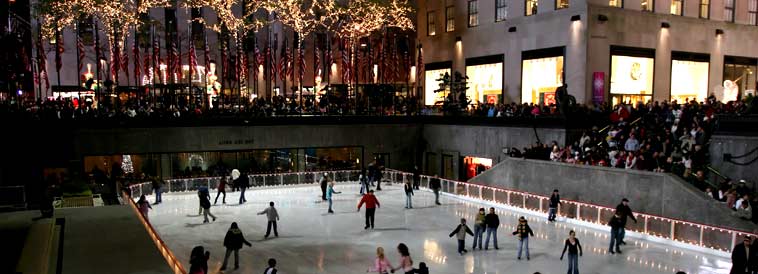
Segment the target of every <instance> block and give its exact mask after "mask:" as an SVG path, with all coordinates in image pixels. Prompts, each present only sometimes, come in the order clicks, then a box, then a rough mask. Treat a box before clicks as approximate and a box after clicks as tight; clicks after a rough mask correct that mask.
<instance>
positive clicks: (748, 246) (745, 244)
mask: <svg viewBox="0 0 758 274" xmlns="http://www.w3.org/2000/svg"><path fill="white" fill-rule="evenodd" d="M756 255H758V254H756V252H755V251H754V248H752V239H750V237H745V239H744V240H743V241H742V243H741V244H738V245H736V246H735V247H734V250H732V270H731V271H730V272H729V274H748V273H753V272H751V271H754V270H755V264H756Z"/></svg>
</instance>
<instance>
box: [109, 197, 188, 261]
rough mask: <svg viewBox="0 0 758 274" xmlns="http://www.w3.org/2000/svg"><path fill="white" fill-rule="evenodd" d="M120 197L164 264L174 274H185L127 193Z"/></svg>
mask: <svg viewBox="0 0 758 274" xmlns="http://www.w3.org/2000/svg"><path fill="white" fill-rule="evenodd" d="M121 197H122V199H123V200H124V201H127V200H128V201H129V202H128V204H129V206H130V207H131V208H132V210H134V213H136V214H137V216H138V217H139V220H140V222H141V223H142V225H143V226H145V229H146V230H147V234H148V235H150V238H151V239H152V240H153V242H154V243H155V246H156V247H157V248H158V252H160V253H161V254H162V255H163V258H164V259H166V262H167V263H168V265H169V267H170V268H171V269H172V270H173V271H174V274H187V271H186V270H185V269H184V266H182V263H180V262H179V260H178V259H176V256H174V253H173V252H171V249H169V248H168V246H167V245H166V243H165V242H163V239H161V237H160V236H159V235H158V233H157V232H155V228H153V226H152V225H151V224H150V222H149V221H148V220H147V219H145V216H142V213H140V212H139V209H137V204H136V203H135V202H134V200H133V199H132V197H131V196H129V193H126V191H122V192H121Z"/></svg>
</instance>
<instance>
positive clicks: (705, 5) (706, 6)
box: [700, 0, 711, 19]
mask: <svg viewBox="0 0 758 274" xmlns="http://www.w3.org/2000/svg"><path fill="white" fill-rule="evenodd" d="M710 17H711V2H710V0H700V18H703V19H708V18H710Z"/></svg>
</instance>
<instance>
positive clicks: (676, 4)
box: [671, 0, 684, 15]
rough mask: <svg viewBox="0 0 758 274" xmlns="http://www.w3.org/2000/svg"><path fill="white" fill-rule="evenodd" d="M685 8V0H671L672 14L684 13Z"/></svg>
mask: <svg viewBox="0 0 758 274" xmlns="http://www.w3.org/2000/svg"><path fill="white" fill-rule="evenodd" d="M682 10H684V0H671V14H673V15H682Z"/></svg>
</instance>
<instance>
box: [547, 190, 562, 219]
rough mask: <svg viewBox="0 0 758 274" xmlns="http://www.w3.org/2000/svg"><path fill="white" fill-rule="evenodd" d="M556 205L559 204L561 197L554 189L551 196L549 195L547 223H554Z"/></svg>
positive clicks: (556, 210)
mask: <svg viewBox="0 0 758 274" xmlns="http://www.w3.org/2000/svg"><path fill="white" fill-rule="evenodd" d="M558 204H561V195H560V194H558V190H557V189H554V190H553V195H550V204H549V205H548V211H547V212H548V213H547V221H548V222H555V213H556V212H558Z"/></svg>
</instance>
